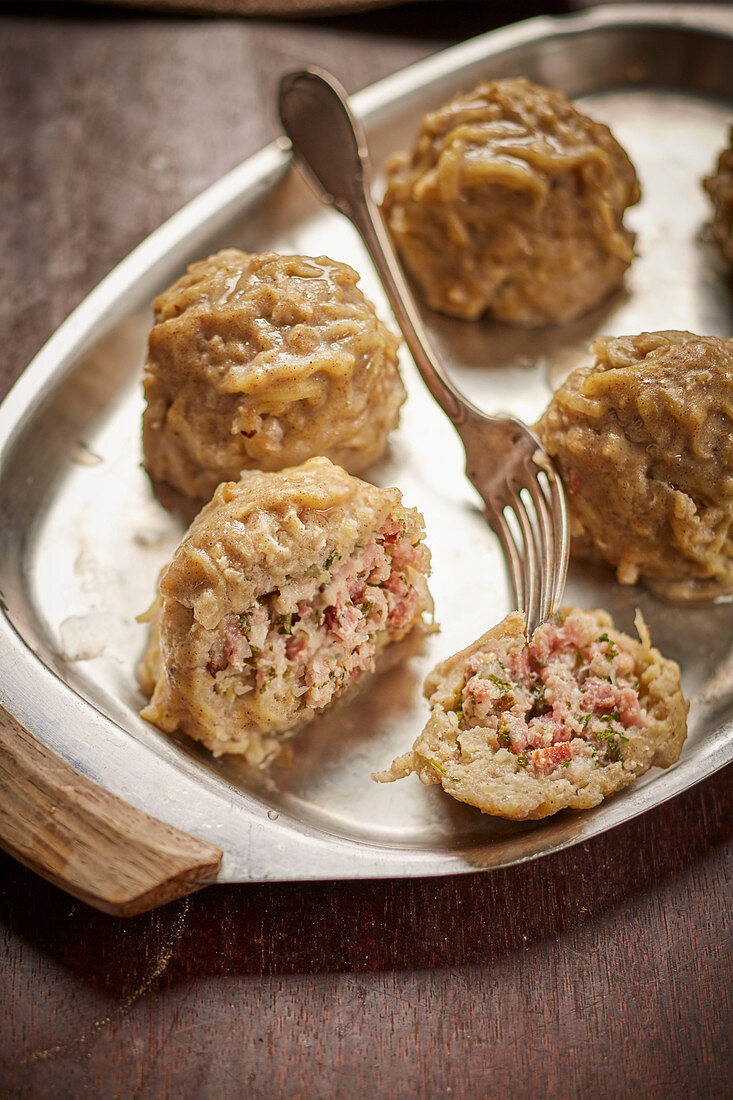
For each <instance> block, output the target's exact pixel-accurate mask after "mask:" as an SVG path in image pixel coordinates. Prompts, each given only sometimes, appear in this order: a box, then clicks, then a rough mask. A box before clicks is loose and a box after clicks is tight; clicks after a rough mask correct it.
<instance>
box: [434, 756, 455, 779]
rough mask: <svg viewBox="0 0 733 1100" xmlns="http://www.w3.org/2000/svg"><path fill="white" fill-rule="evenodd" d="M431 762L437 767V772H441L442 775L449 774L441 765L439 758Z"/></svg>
mask: <svg viewBox="0 0 733 1100" xmlns="http://www.w3.org/2000/svg"><path fill="white" fill-rule="evenodd" d="M430 763H431V764H432V766H433V767H434V768H435V770H436V772H440V774H441V775H446V776H447V775H448V772H447V771H446V770H445V768H443V767H441V765H440V764H439V763H438V761H437V760H431V761H430ZM449 778H450V777H449Z"/></svg>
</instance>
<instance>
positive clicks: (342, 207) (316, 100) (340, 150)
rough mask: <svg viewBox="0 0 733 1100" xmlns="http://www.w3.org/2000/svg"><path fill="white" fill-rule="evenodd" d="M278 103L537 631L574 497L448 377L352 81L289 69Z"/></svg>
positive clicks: (509, 426) (551, 603)
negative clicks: (340, 218) (461, 454)
mask: <svg viewBox="0 0 733 1100" xmlns="http://www.w3.org/2000/svg"><path fill="white" fill-rule="evenodd" d="M279 106H280V118H281V120H282V124H283V127H284V129H285V132H286V134H287V135H288V137H289V138H290V141H291V144H292V147H293V154H294V157H295V160H296V162H297V163H298V164H299V165H300V167H301V168H302V169H303V170H304V172H305V175H306V177H307V178H308V179H309V181H310V182H311V184H312V186H313V187H314V189H315V191H316V194H317V195H318V196H319V197H320V198H321V199H322V200H323V201H324V202H326V203H328V204H329V205H331V206H334V207H336V209H337V210H339V211H340V212H341V213H342V214H344V215H345V216H346V217H347V218H348V219H349V221H351V222H352V224H353V225H354V226H355V228H356V229H357V230H358V232H359V234H360V236H361V238H362V240H363V241H364V244H365V246H366V248H367V250H368V252H369V255H370V256H371V258H372V261H373V263H374V266H375V267H376V269H377V272H378V274H379V276H380V279H381V281H382V284H383V286H384V289H385V292H386V294H387V297H388V299H389V302H390V305H391V306H392V310H393V312H394V315H395V317H396V319H397V323H398V324H399V326H400V328H401V329H402V334H403V336H404V338H405V342H406V343H407V346H408V348H409V349H410V352H411V354H412V357H413V359H414V360H415V364H416V366H417V368H418V370H419V371H420V374H421V375H422V377H423V380H424V382H425V384H426V386H427V387H428V389H429V390H430V392H431V394H432V395H433V397H434V398H435V400H436V401H437V402H438V404H439V405H440V406H441V408H442V409H443V411H444V412H445V413H446V414H447V416H448V417H449V418H450V420H451V422H452V424H453V426H454V427H455V429H456V431H457V432H458V434H459V436H460V437H461V440H462V441H463V445H464V447H465V451H466V475H467V477H468V478H469V480H470V481H471V482H472V483H473V485H474V486H475V487H476V489H477V490H478V492H479V494H480V495H481V497H482V499H483V502H484V505H485V508H486V517H487V519H488V522H489V524H490V525H491V527H492V528H493V530H494V532H495V533H496V535H497V536H498V538H499V541H500V542H501V546H502V549H503V551H504V557H505V559H506V562H507V566H508V570H509V576H510V580H511V582H512V587H513V590H514V598H515V601H516V606H517V608H520V609H523V610H524V612H525V614H526V616H527V630H528V632H530V633H531V632H532V631H533V630H534V629H535V628H536V627H537V626H538V625H539V624H540V623H541V622H543V621H544V620H545V619H547V618H549V617H550V616H551V615H552V614H553V613H554V612H555V611H557V609H558V607H559V605H560V600H561V599H562V594H563V590H564V587H565V578H566V575H567V568H568V541H569V540H568V521H567V512H566V506H565V496H564V493H563V488H562V484H561V482H560V479H559V477H558V476H557V474H556V473H555V470H554V468H553V466H552V462H551V460H550V458H549V456H548V455H547V453H546V451H545V450H544V448H543V447H542V444H541V443H540V441H539V439H538V438H537V436H536V435H535V434H534V432H532V431H531V430H530V429H529V428H528V427H527V426H526V424H523V423H522V421H521V420H518V419H517V418H516V417H513V416H488V415H487V414H486V413H483V412H481V410H480V409H478V408H477V407H476V406H475V405H473V404H472V403H471V402H470V401H468V400H467V398H465V397H464V396H463V394H462V393H461V392H460V390H458V389H457V388H456V387H455V386H454V385H453V383H452V382H451V380H450V378H448V376H447V375H446V373H445V371H444V369H443V366H442V364H441V363H440V361H439V359H438V357H437V355H436V354H435V351H434V350H433V348H432V346H431V344H430V340H429V338H428V335H427V332H426V331H425V327H424V325H423V323H422V320H421V318H420V314H419V313H418V310H417V308H416V306H415V301H414V299H413V296H412V293H411V291H410V289H409V287H408V285H407V283H406V281H405V278H404V276H403V274H402V269H401V267H400V265H399V262H398V260H397V258H396V256H395V253H394V249H393V248H392V243H391V241H390V239H389V236H388V234H387V231H386V228H385V225H384V222H383V220H382V215H381V213H380V211H379V208H378V207H377V205H376V203H375V202H374V199H373V198H372V193H371V174H370V165H369V155H368V151H367V146H366V141H365V138H364V133H363V130H362V128H361V126H360V124H359V123H358V122H357V121H356V120H355V119H354V118H353V116H352V114H351V111H350V110H349V106H348V99H347V96H346V92H345V91H344V90H343V88H342V87H341V86H340V85H339V84H338V83H337V81H336V80H335V79H334V78H333V77H332V76H330V75H329V74H328V73H326V72H323V71H322V70H319V69H315V68H313V69H305V70H302V71H300V72H294V73H288V74H287V75H286V76H284V77H283V78H282V80H281V82H280V96H279Z"/></svg>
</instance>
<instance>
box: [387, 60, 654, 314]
mask: <svg viewBox="0 0 733 1100" xmlns="http://www.w3.org/2000/svg"><path fill="white" fill-rule="evenodd" d="M386 176H387V189H386V193H385V196H384V203H383V212H384V214H385V217H386V220H387V224H388V227H389V230H390V233H391V235H392V237H393V239H394V241H395V244H396V246H397V248H398V250H399V253H400V255H401V257H402V259H403V261H404V263H405V264H406V266H407V268H408V269H409V271H410V273H411V275H412V277H413V279H414V280H415V281H416V283H417V284H418V286H419V287H420V289H421V291H422V294H423V296H424V298H425V301H426V302H427V304H428V305H429V306H431V307H432V308H433V309H436V310H439V311H441V312H442V313H447V314H449V315H451V316H454V317H462V318H465V319H468V320H473V319H475V318H477V317H479V316H480V315H481V314H482V313H484V312H485V311H488V312H489V313H490V314H492V315H493V316H494V317H495V318H498V319H499V320H501V321H508V322H511V323H515V324H520V325H528V326H533V325H535V326H536V325H544V324H547V323H561V322H565V321H570V320H572V319H573V318H575V317H578V316H579V315H580V314H582V313H585V312H586V311H587V310H589V309H591V308H592V307H593V306H595V305H597V304H599V303H600V302H602V301H603V299H604V298H606V297H607V296H608V295H609V294H610V293H611V291H613V290H615V289H616V288H617V287H619V286H620V285H621V283H622V281H623V277H624V272H625V271H626V268H627V267H628V266H629V264H630V263H631V260H632V258H633V254H634V249H633V245H634V234H633V233H631V232H630V231H629V230H628V229H626V228H624V225H623V215H624V211H625V209H626V207H628V206H631V205H632V204H633V203H635V202H637V201H638V199H639V197H640V191H639V185H638V182H637V179H636V174H635V172H634V168H633V166H632V164H631V162H630V160H629V158H628V156H627V155H626V153H625V152H624V150H623V149H622V148H621V146H620V145H619V144H618V142H617V141H616V140H615V138H614V137H613V135H612V134H611V132H610V130H609V129H608V127H607V126H603V125H601V124H600V123H598V122H594V121H593V120H592V119H590V118H587V117H586V116H585V115H583V114H581V113H580V112H579V111H578V110H576V108H575V107H574V106H573V105H572V104H571V103H570V101H569V100H568V99H566V97H565V96H564V95H562V93H561V92H557V91H553V90H551V89H549V88H542V87H538V86H537V85H534V84H531V83H530V82H529V81H528V80H525V79H523V78H511V79H505V80H495V81H492V82H491V83H488V84H487V83H480V84H479V85H478V86H477V87H476V88H474V90H473V91H471V92H468V93H466V94H462V95H458V96H456V97H455V98H454V99H453V100H451V101H450V103H447V104H445V106H443V107H441V108H439V109H438V110H437V111H433V112H432V113H431V114H428V115H427V116H426V117H425V118H424V120H423V122H422V126H421V128H420V131H419V133H418V135H417V139H416V142H415V145H414V147H413V149H412V151H411V152H409V153H404V154H398V155H396V156H394V157H392V158H391V159H390V160H389V161H388V163H387V166H386Z"/></svg>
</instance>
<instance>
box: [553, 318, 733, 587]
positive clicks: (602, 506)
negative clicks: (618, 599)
mask: <svg viewBox="0 0 733 1100" xmlns="http://www.w3.org/2000/svg"><path fill="white" fill-rule="evenodd" d="M591 351H592V352H593V353H594V354H595V362H594V363H593V364H591V365H590V366H586V367H580V368H578V369H577V370H575V371H573V373H572V374H570V376H569V377H568V378H567V380H566V381H565V382H564V383H563V385H561V386H560V388H559V389H558V390H557V391H556V393H555V394H554V396H553V398H552V401H551V402H550V405H549V407H548V409H547V411H546V412H545V413H544V415H543V417H542V419H541V420H540V422H539V424H538V425H537V432H538V434H539V436H540V439H541V440H542V442H543V443H544V445H545V447H546V448H547V450H548V452H549V454H550V455H551V456H552V458H553V459H554V461H555V464H556V466H557V468H558V470H559V472H560V475H561V477H562V479H563V483H564V485H565V489H566V492H567V499H568V508H569V512H570V518H571V532H572V536H573V550H574V552H576V553H578V554H580V555H581V556H585V557H592V558H596V559H601V560H602V561H606V562H608V563H609V564H610V565H612V566H614V567H615V568H616V570H617V575H618V579H619V580H620V581H621V582H622V583H624V584H632V583H634V582H635V581H636V580H638V579H639V578H642V579H644V580H645V581H646V582H647V583H648V584H650V586H651V587H653V588H654V590H655V591H656V592H658V593H659V594H661V595H664V596H668V597H670V598H673V599H694V598H706V597H715V596H718V595H721V594H725V593H729V592H731V591H733V340H721V339H719V338H718V337H715V336H696V335H694V334H693V333H691V332H675V331H671V332H642V333H640V334H639V335H638V336H618V337H612V336H601V337H599V338H598V339H596V340H594V342H593V343H592V344H591Z"/></svg>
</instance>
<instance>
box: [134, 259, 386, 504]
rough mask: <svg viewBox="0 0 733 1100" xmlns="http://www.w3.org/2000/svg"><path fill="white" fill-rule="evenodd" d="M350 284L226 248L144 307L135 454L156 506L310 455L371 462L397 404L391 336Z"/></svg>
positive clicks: (344, 270) (338, 272)
mask: <svg viewBox="0 0 733 1100" xmlns="http://www.w3.org/2000/svg"><path fill="white" fill-rule="evenodd" d="M358 279H359V276H358V275H357V273H356V272H355V271H354V270H353V269H352V268H350V267H347V266H346V265H345V264H342V263H338V262H337V261H336V260H329V259H328V258H327V257H326V256H319V257H318V258H311V257H308V256H280V255H277V254H276V253H274V252H264V253H262V254H261V255H250V254H249V253H246V252H240V251H239V250H238V249H235V248H229V249H226V250H225V251H223V252H218V253H217V254H216V255H215V256H211V257H209V259H208V260H203V261H202V262H200V263H195V264H192V265H191V267H189V269H188V272H187V274H186V275H184V276H183V277H182V278H180V279H179V280H178V282H177V283H174V285H173V286H172V287H170V288H169V289H168V290H166V291H165V293H163V294H161V295H160V297H158V298H157V299H156V301H155V303H154V306H153V308H154V312H155V325H154V327H153V329H152V331H151V333H150V336H149V339H148V359H147V362H146V365H145V377H144V383H145V398H146V401H147V408H146V410H145V413H144V416H143V449H144V452H145V468H146V470H147V471H148V474H149V475H150V478H151V480H152V481H153V484H154V485H155V486H156V488H157V489H158V490H159V492H161V491H162V494H163V498H164V499H165V496H166V495H167V494H166V490H168V489H170V488H172V489H173V490H175V491H177V492H178V493H181V494H183V495H184V497H188V498H191V499H194V500H199V501H202V502H203V501H205V500H209V498H210V497H211V494H212V493H213V492H214V489H215V488H216V486H217V485H218V484H219V483H220V482H222V481H235V480H236V479H237V478H238V477H239V475H240V473H241V472H242V470H245V469H247V470H251V469H259V470H281V469H284V468H285V467H287V466H293V465H296V464H297V463H299V462H304V461H306V460H307V459H309V458H312V457H313V456H315V455H326V456H327V457H328V458H330V459H331V460H332V461H333V462H337V463H339V465H341V466H343V467H345V468H346V469H347V470H348V471H349V472H350V473H357V472H358V471H360V470H362V469H364V468H365V467H367V466H368V465H369V464H370V463H372V462H375V461H376V460H377V459H378V458H379V457H380V456H381V454H382V452H383V451H384V449H385V446H386V444H387V438H388V436H389V433H390V432H391V431H392V430H393V429H394V428H396V427H397V422H398V419H399V409H400V406H401V405H402V403H403V401H404V400H405V390H404V387H403V385H402V380H401V378H400V373H399V367H398V362H397V348H398V346H399V340H398V338H397V337H396V336H394V335H393V334H392V333H391V332H390V331H389V329H387V328H386V327H385V325H383V324H382V322H381V321H380V320H379V318H378V317H377V315H376V313H375V311H374V306H373V305H372V304H371V302H369V301H368V300H367V299H366V298H365V297H364V295H363V294H362V292H361V290H360V289H359V288H358V286H357V285H356V284H357V282H358ZM168 495H169V494H168Z"/></svg>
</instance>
